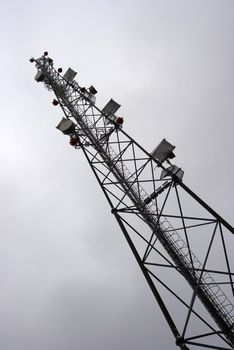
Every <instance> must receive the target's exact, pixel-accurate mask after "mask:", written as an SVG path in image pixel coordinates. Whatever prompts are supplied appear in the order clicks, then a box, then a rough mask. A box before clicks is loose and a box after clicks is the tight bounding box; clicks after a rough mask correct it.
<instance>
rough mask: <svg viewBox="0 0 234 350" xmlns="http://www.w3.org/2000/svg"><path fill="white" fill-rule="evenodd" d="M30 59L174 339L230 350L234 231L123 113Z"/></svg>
mask: <svg viewBox="0 0 234 350" xmlns="http://www.w3.org/2000/svg"><path fill="white" fill-rule="evenodd" d="M32 60H33V61H34V62H35V63H36V67H37V69H38V73H39V76H40V79H39V81H42V82H43V83H44V84H45V86H46V88H47V89H49V90H53V91H54V93H55V95H56V99H57V100H56V101H57V102H56V103H58V104H59V105H60V107H61V108H62V110H63V112H64V116H65V118H66V119H69V120H71V121H72V122H73V124H74V128H72V129H71V132H70V134H69V135H70V137H71V139H73V140H75V142H74V143H73V145H74V146H75V147H76V148H77V149H81V150H82V151H83V153H84V155H85V157H86V159H87V161H88V162H89V164H90V166H91V168H92V170H93V172H94V175H95V176H96V178H97V181H98V183H99V185H100V186H101V188H102V190H103V192H104V195H105V196H106V198H107V200H108V202H109V204H110V207H111V212H112V214H113V215H114V216H115V218H116V220H117V222H118V224H119V226H120V228H121V230H122V232H123V234H124V236H125V238H126V240H127V242H128V244H129V246H130V248H131V250H132V252H133V254H134V256H135V258H136V260H137V262H138V265H139V267H140V269H141V271H142V273H143V274H144V276H145V278H146V281H147V283H148V285H149V287H150V288H151V290H152V292H153V295H154V297H155V299H156V300H157V302H158V304H159V306H160V308H161V310H162V312H163V315H164V317H165V318H166V320H167V322H168V325H169V327H170V329H171V331H172V333H173V335H174V337H175V339H176V345H177V346H179V347H180V348H181V349H193V348H194V349H195V348H197V347H200V348H210V349H233V348H234V327H233V322H234V305H233V296H234V285H233V276H234V273H233V272H232V271H233V268H232V266H233V262H234V257H233V254H232V251H231V244H233V234H234V229H233V228H232V227H231V226H230V224H228V223H227V222H226V221H225V220H224V219H223V218H222V217H221V216H220V215H218V214H217V213H216V212H215V211H214V210H213V209H212V208H210V207H209V206H208V205H207V204H206V203H205V202H204V201H203V200H202V199H201V198H200V197H199V196H197V195H196V194H195V193H194V192H192V191H191V190H190V189H189V188H188V187H187V186H186V185H185V184H184V183H183V182H182V180H181V177H180V176H179V175H178V174H179V172H173V171H172V169H173V167H172V165H171V163H170V167H169V168H166V167H165V166H164V164H165V162H163V161H158V160H157V159H156V158H155V157H153V156H152V155H151V154H150V153H148V152H147V151H146V150H144V149H143V147H141V146H140V145H139V144H138V143H137V142H136V141H135V140H134V139H133V138H131V137H130V136H129V135H128V134H127V133H126V132H125V131H123V129H122V118H119V117H117V116H115V115H114V114H113V115H112V114H111V113H110V114H106V113H105V108H104V109H103V110H101V109H99V108H98V107H96V106H95V99H94V98H93V96H92V94H91V93H90V92H89V91H88V90H86V89H84V88H82V87H80V86H79V84H78V83H77V82H76V81H74V80H69V81H67V80H66V79H64V77H62V76H61V75H60V74H59V73H58V71H56V70H55V69H54V67H53V61H52V63H51V61H50V60H51V59H50V60H49V59H48V57H47V55H43V56H42V57H40V58H39V59H32ZM37 76H38V74H37ZM111 101H113V100H111ZM112 103H115V104H116V105H117V103H116V102H115V101H113V102H112ZM174 169H178V170H180V169H179V168H178V167H176V166H175V167H174ZM178 310H180V312H178Z"/></svg>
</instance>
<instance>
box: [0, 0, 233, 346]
mask: <svg viewBox="0 0 234 350" xmlns="http://www.w3.org/2000/svg"><path fill="white" fill-rule="evenodd" d="M0 12H1V14H0V17H1V20H0V27H1V30H0V37H1V58H0V60H1V86H0V89H1V128H0V161H1V172H0V181H1V182H0V186H1V197H0V209H1V221H0V240H1V244H0V281H1V292H0V296H1V297H0V348H1V349H4V350H16V349H17V350H21V349H22V350H29V349H30V350H39V349H40V350H41V349H43V350H55V349H56V350H64V349H69V350H74V349H82V350H91V349H102V350H107V349H112V350H117V349H122V350H127V349H135V350H140V349H147V350H153V349H156V348H157V346H158V348H159V349H168V350H169V349H174V348H175V346H174V339H173V338H172V336H171V334H170V332H169V330H168V327H167V325H166V323H165V321H164V320H163V318H162V317H161V314H160V311H159V308H158V306H157V305H155V302H154V300H153V298H152V296H151V294H150V291H149V290H148V287H147V286H146V284H145V281H144V280H143V277H142V276H141V274H140V272H139V270H138V267H137V266H136V263H135V261H134V259H133V257H132V255H131V253H130V251H129V248H128V247H127V246H126V243H125V241H124V240H123V238H122V236H121V233H120V232H119V229H118V227H117V226H116V224H115V222H114V219H113V218H112V216H111V215H110V210H109V207H108V205H107V203H106V202H105V198H104V197H103V195H102V193H101V191H100V189H99V187H98V185H97V183H96V181H95V179H94V177H93V174H92V173H91V170H90V169H89V167H88V164H86V161H85V159H84V157H83V156H82V154H81V153H79V152H78V151H74V150H73V149H71V148H70V147H69V146H68V144H67V139H65V138H63V137H62V136H61V135H60V134H59V133H58V132H57V131H56V129H55V126H56V125H57V123H58V121H59V120H60V119H61V112H60V111H58V109H56V108H54V107H53V106H52V104H51V101H52V99H53V96H52V94H49V93H48V92H47V91H46V90H45V89H43V88H42V86H41V85H37V84H36V82H35V81H34V79H33V78H34V75H35V68H34V67H33V66H32V65H30V63H29V62H28V59H29V58H30V57H31V56H35V57H39V56H40V55H41V54H42V53H43V52H44V50H48V51H49V53H50V55H51V56H52V57H53V58H54V60H55V65H56V66H58V67H59V66H61V67H63V68H64V69H65V68H66V67H69V66H70V67H72V68H74V69H75V70H76V71H78V80H79V82H80V83H82V85H88V84H91V83H92V84H94V86H95V87H96V88H97V90H98V91H99V94H98V99H97V105H98V106H100V107H103V105H104V104H105V103H106V102H107V101H108V100H109V99H110V98H111V97H113V98H114V99H116V100H117V101H118V102H119V103H121V105H122V107H121V113H122V116H123V117H124V119H125V124H124V127H125V130H126V131H127V132H129V133H130V134H131V135H132V136H133V137H134V138H135V139H136V140H137V141H139V142H140V143H141V144H142V145H143V146H144V147H145V148H146V149H147V150H149V151H151V150H152V149H153V148H154V147H155V146H156V145H157V144H158V143H159V141H160V140H161V139H162V138H164V137H166V138H167V139H168V140H169V141H170V142H171V143H173V144H175V145H176V146H177V148H176V154H177V163H178V165H180V166H182V167H183V168H184V170H185V183H186V184H188V185H189V186H190V187H191V188H192V189H193V190H195V191H197V192H198V193H199V194H200V195H201V197H202V198H204V199H205V200H206V201H207V202H208V203H209V204H210V205H211V206H212V207H214V208H215V209H216V210H217V211H218V212H220V214H222V215H223V216H224V217H225V218H226V219H227V220H228V221H230V223H231V224H232V225H233V224H234V220H233V205H234V186H233V170H234V166H233V146H234V141H233V112H234V104H233V91H234V74H233V68H234V42H233V32H234V2H233V1H232V0H230V1H228V0H219V1H217V0H202V1H201V0H200V1H197V0H196V1H195V0H194V1H191V0H187V1H185V0H170V1H169V0H166V1H162V0H161V1H159V0H154V1H153V0H152V1H150V0H145V1H138V0H136V1H133V0H132V1H130V0H125V1H123V0H120V1H107V0H106V1H104V0H100V1H89V2H84V1H80V0H78V1H72V0H67V1H66V2H64V1H45V0H42V1H40V2H32V1H26V0H22V1H19V2H18V1H11V0H10V1H7V2H4V3H3V2H2V4H1V11H0ZM156 344H157V346H156Z"/></svg>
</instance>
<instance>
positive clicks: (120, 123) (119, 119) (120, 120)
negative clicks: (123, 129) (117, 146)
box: [116, 117, 124, 125]
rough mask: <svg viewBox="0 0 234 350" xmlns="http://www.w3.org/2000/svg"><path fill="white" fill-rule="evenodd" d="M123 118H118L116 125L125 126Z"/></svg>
mask: <svg viewBox="0 0 234 350" xmlns="http://www.w3.org/2000/svg"><path fill="white" fill-rule="evenodd" d="M123 121H124V120H123V118H122V117H118V118H117V119H116V123H117V124H119V125H122V124H123Z"/></svg>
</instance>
